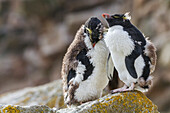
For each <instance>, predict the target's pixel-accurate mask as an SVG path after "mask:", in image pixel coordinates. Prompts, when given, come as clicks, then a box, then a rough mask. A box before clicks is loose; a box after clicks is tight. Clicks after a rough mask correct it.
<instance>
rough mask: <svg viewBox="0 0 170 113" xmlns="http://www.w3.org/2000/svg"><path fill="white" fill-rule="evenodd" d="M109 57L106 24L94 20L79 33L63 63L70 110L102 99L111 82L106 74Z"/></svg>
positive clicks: (92, 18)
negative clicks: (104, 28) (104, 32)
mask: <svg viewBox="0 0 170 113" xmlns="http://www.w3.org/2000/svg"><path fill="white" fill-rule="evenodd" d="M108 54H109V50H108V48H107V47H106V45H105V42H104V40H103V24H102V23H101V21H100V20H99V19H98V18H96V17H91V18H89V19H88V20H87V21H86V23H85V25H82V26H81V28H80V29H79V30H78V32H77V34H76V36H75V38H74V40H73V42H72V43H71V45H70V46H69V48H68V50H67V53H66V54H65V56H64V59H63V64H62V72H61V75H62V79H63V91H64V101H65V103H66V104H67V105H68V107H71V106H72V105H73V106H74V105H79V104H81V103H84V102H87V101H90V100H94V99H97V98H99V97H100V96H101V95H102V91H103V89H104V88H105V87H106V85H107V84H108V81H109V79H108V77H107V72H106V62H107V56H108Z"/></svg>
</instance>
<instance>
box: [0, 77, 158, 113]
mask: <svg viewBox="0 0 170 113" xmlns="http://www.w3.org/2000/svg"><path fill="white" fill-rule="evenodd" d="M56 86H58V87H57V88H56ZM0 102H1V104H0V113H6V112H7V113H8V112H9V113H11V112H12V113H20V112H21V113H23V112H24V113H25V112H26V113H28V112H31V113H42V112H43V113H48V112H50V113H55V112H57V113H103V112H104V113H106V112H107V113H124V112H129V113H131V112H136V113H139V112H149V113H158V112H159V111H158V108H157V106H156V105H155V104H153V103H152V101H151V100H149V99H148V98H147V97H146V96H145V95H144V94H143V93H141V92H139V91H133V92H122V93H116V94H108V95H106V96H104V97H102V98H99V99H97V100H94V101H90V102H87V103H84V104H82V105H80V106H77V107H73V108H65V109H63V108H64V107H66V106H64V103H63V102H64V101H63V94H62V82H61V80H57V81H53V82H52V83H48V84H45V85H42V86H38V87H32V88H25V89H22V90H19V91H16V92H9V93H6V94H4V95H0Z"/></svg>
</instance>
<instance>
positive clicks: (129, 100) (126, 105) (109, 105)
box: [90, 91, 157, 113]
mask: <svg viewBox="0 0 170 113" xmlns="http://www.w3.org/2000/svg"><path fill="white" fill-rule="evenodd" d="M107 109H110V110H111V109H113V110H112V111H117V112H123V111H124V112H125V111H126V112H133V111H135V112H152V111H153V110H155V111H157V107H156V106H155V105H154V104H152V102H151V101H150V100H149V99H148V98H147V97H146V96H145V95H144V94H143V93H141V92H139V91H134V92H123V93H120V94H118V95H112V96H110V97H107V98H106V99H105V100H104V101H103V102H99V103H97V104H94V105H92V109H91V111H90V112H94V111H98V112H101V113H104V112H107Z"/></svg>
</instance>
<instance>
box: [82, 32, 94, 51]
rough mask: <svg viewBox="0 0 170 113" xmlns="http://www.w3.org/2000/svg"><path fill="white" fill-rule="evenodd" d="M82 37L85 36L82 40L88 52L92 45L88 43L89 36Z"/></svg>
mask: <svg viewBox="0 0 170 113" xmlns="http://www.w3.org/2000/svg"><path fill="white" fill-rule="evenodd" d="M84 35H85V38H84V42H85V45H86V47H87V48H88V49H89V50H90V49H92V48H93V46H92V43H91V41H90V38H89V36H88V35H87V34H86V33H85V34H84Z"/></svg>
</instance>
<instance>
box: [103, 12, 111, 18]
mask: <svg viewBox="0 0 170 113" xmlns="http://www.w3.org/2000/svg"><path fill="white" fill-rule="evenodd" d="M102 16H103V18H105V19H107V18H110V15H109V14H107V13H103V14H102Z"/></svg>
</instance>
